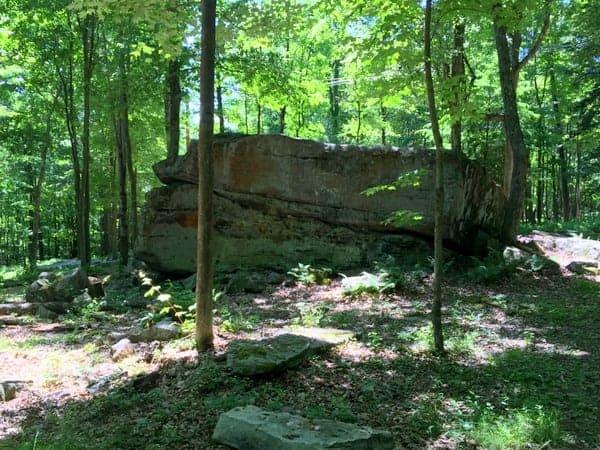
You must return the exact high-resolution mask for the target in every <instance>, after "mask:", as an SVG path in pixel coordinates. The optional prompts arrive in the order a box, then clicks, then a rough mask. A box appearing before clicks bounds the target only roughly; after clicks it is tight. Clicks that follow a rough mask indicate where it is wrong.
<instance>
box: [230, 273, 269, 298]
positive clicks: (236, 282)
mask: <svg viewBox="0 0 600 450" xmlns="http://www.w3.org/2000/svg"><path fill="white" fill-rule="evenodd" d="M266 287H267V281H266V279H265V277H264V276H263V275H261V274H260V273H247V272H236V273H235V274H233V276H232V277H231V278H230V280H229V283H227V287H226V288H225V291H226V292H228V293H230V294H238V293H241V292H247V293H250V294H259V293H261V292H263V291H264V290H265V289H266Z"/></svg>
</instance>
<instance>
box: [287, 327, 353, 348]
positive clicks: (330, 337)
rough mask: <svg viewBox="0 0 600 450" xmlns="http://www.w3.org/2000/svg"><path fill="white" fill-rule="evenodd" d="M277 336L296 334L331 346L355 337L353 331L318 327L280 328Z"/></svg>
mask: <svg viewBox="0 0 600 450" xmlns="http://www.w3.org/2000/svg"><path fill="white" fill-rule="evenodd" d="M279 334H296V335H298V336H305V337H307V338H311V339H316V340H318V341H323V342H327V343H329V344H331V345H340V344H344V343H345V342H348V341H350V340H352V339H354V338H355V337H356V334H355V333H354V332H353V331H349V330H341V329H339V328H320V327H285V328H281V330H280V331H279Z"/></svg>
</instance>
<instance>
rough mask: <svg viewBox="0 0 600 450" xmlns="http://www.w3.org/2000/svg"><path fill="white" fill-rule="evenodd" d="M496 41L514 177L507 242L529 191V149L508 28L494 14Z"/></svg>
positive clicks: (505, 220)
mask: <svg viewBox="0 0 600 450" xmlns="http://www.w3.org/2000/svg"><path fill="white" fill-rule="evenodd" d="M494 40H495V43H496V53H497V55H498V73H499V75H500V89H501V92H502V104H503V106H504V133H505V136H506V140H507V145H509V146H510V148H511V150H512V157H511V158H510V161H511V163H512V164H511V165H512V177H511V181H510V192H509V195H508V198H507V201H506V210H505V214H504V218H503V222H502V230H501V236H500V238H501V240H502V241H503V242H506V243H510V242H513V241H514V240H515V239H516V236H517V233H518V230H519V223H520V220H521V216H522V213H523V203H524V200H525V194H526V191H527V170H528V165H529V150H528V148H527V146H526V145H525V138H524V136H523V131H522V129H521V121H520V118H519V112H518V108H517V93H516V88H515V83H514V76H513V75H514V72H513V70H512V64H511V55H510V49H509V45H508V37H507V30H506V27H505V26H504V25H502V23H501V20H500V18H499V17H498V15H496V16H495V17H494Z"/></svg>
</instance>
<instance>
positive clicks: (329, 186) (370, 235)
mask: <svg viewBox="0 0 600 450" xmlns="http://www.w3.org/2000/svg"><path fill="white" fill-rule="evenodd" d="M154 169H155V173H156V174H157V176H158V178H159V179H160V180H161V181H162V182H163V183H166V184H167V185H166V186H163V187H161V188H157V189H153V190H152V191H151V192H150V193H149V194H148V196H147V199H146V208H145V212H144V217H143V230H142V233H141V237H140V239H139V241H138V247H137V255H138V257H139V258H140V259H142V260H144V261H145V262H146V263H148V264H149V265H150V266H151V267H153V268H155V269H157V270H160V271H163V272H173V273H177V272H179V273H187V272H193V271H194V270H195V241H196V224H197V213H196V190H197V189H196V181H197V151H196V145H195V144H193V145H191V146H190V149H189V151H188V153H187V154H186V155H185V156H181V157H179V158H178V159H177V161H176V162H175V163H173V164H169V163H167V162H166V161H162V162H160V163H158V164H156V165H155V167H154ZM433 169H434V153H433V152H431V151H429V150H416V149H399V148H393V147H362V146H349V145H333V144H323V143H319V142H315V141H310V140H303V139H292V138H288V137H285V136H281V135H269V136H247V137H241V138H233V139H217V140H216V141H215V188H214V193H215V198H214V200H215V215H216V221H215V227H216V231H217V235H216V242H217V258H218V263H220V264H221V265H222V266H225V267H228V266H233V268H235V267H237V266H240V265H244V266H245V267H260V268H265V267H278V268H289V267H292V266H294V265H296V264H297V263H298V262H305V263H313V264H319V263H321V264H324V263H328V264H329V265H333V266H337V267H351V266H356V265H358V264H360V263H361V262H364V260H365V259H368V258H369V257H371V256H373V253H377V252H381V251H382V250H383V251H385V252H387V250H386V249H392V252H388V253H393V251H394V250H395V251H396V252H397V253H402V247H403V246H406V245H409V246H412V245H414V242H415V241H414V240H410V239H408V238H406V236H400V235H399V234H400V233H401V232H404V233H405V232H410V233H414V234H418V235H422V236H432V234H433V229H434V218H433V204H434V192H433V186H434V182H433V180H434V172H433ZM415 171H416V172H417V173H419V176H418V177H415V176H413V177H411V178H412V180H411V183H408V185H406V186H400V187H398V188H397V189H396V190H395V191H385V192H382V193H379V194H376V195H374V196H372V197H367V196H365V195H364V194H363V192H364V191H365V190H366V189H368V188H371V187H373V186H377V185H382V184H387V183H392V182H394V181H395V180H397V179H398V177H399V176H401V175H403V174H409V173H415ZM444 179H445V207H444V222H445V231H446V234H445V237H446V239H447V241H449V242H451V243H454V244H455V245H457V246H459V247H461V248H463V249H465V250H467V251H474V250H477V247H478V246H481V245H485V243H486V241H487V239H488V237H489V236H495V235H496V234H497V230H498V229H499V227H500V218H501V214H500V213H501V211H502V209H503V202H504V200H503V196H502V193H501V191H500V190H499V189H498V188H497V186H496V185H495V184H494V183H493V182H492V180H491V179H490V178H489V177H488V176H487V174H486V172H485V170H484V169H483V168H482V167H481V166H479V165H477V164H476V163H474V162H472V161H469V160H467V159H466V158H459V157H455V156H453V155H450V154H447V155H445V172H444ZM396 211H401V212H402V213H401V216H403V217H404V218H405V219H406V220H403V221H402V223H395V224H394V225H392V224H384V222H385V220H386V219H388V218H389V217H390V216H391V215H392V214H393V213H394V212H396Z"/></svg>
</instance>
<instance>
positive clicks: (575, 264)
mask: <svg viewBox="0 0 600 450" xmlns="http://www.w3.org/2000/svg"><path fill="white" fill-rule="evenodd" d="M566 269H567V270H569V271H571V272H573V273H577V274H579V275H584V274H590V275H598V272H599V271H600V269H599V268H598V261H593V260H588V261H571V262H570V263H569V264H567V265H566Z"/></svg>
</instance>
